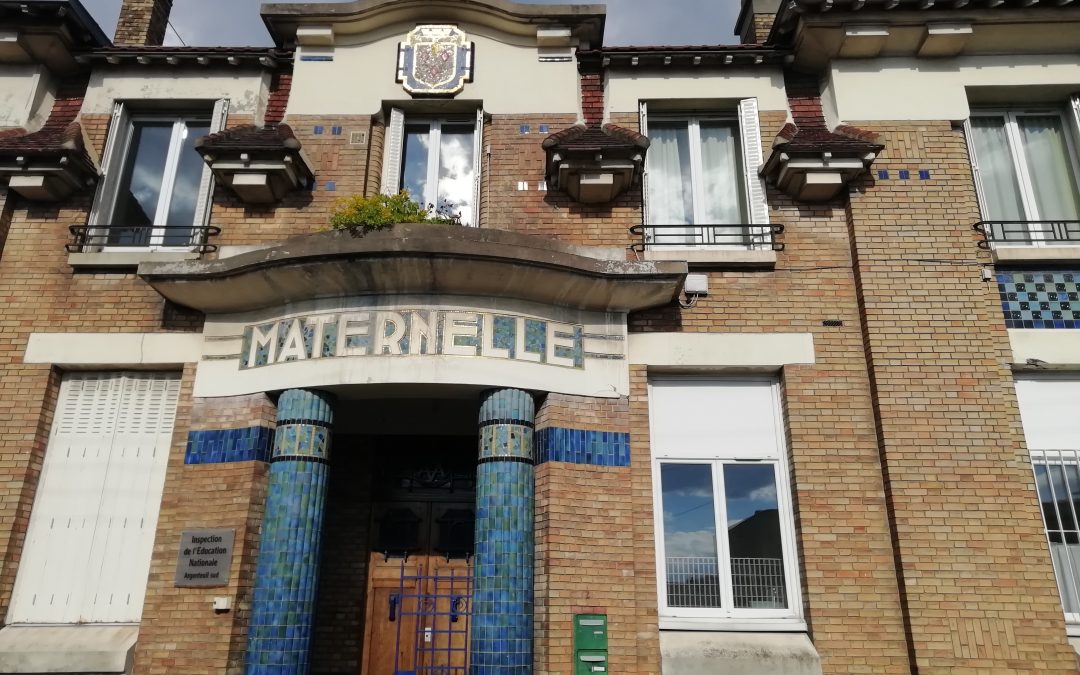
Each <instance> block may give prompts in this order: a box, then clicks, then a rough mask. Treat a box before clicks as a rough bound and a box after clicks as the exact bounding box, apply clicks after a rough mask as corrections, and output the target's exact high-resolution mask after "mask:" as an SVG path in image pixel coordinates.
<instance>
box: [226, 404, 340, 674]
mask: <svg viewBox="0 0 1080 675" xmlns="http://www.w3.org/2000/svg"><path fill="white" fill-rule="evenodd" d="M333 420H334V414H333V398H332V397H331V396H330V395H329V394H325V393H323V392H317V391H305V390H303V389H292V390H289V391H286V392H285V393H283V394H282V395H281V398H280V399H279V400H278V414H277V432H276V433H275V434H274V450H273V455H272V456H271V458H270V462H271V464H270V485H269V489H268V493H267V496H266V513H265V515H264V516H263V528H262V539H261V541H260V543H259V560H258V564H257V566H256V568H255V591H254V593H253V597H252V602H251V625H250V626H249V627H248V650H247V660H246V671H245V672H246V673H247V675H304V674H305V673H307V672H308V667H309V661H310V659H309V654H310V651H311V636H312V628H313V623H314V620H315V594H316V587H317V581H318V571H319V549H320V544H321V537H322V525H323V507H324V506H325V504H326V486H327V474H328V469H329V464H328V462H329V460H330V428H331V424H332V422H333Z"/></svg>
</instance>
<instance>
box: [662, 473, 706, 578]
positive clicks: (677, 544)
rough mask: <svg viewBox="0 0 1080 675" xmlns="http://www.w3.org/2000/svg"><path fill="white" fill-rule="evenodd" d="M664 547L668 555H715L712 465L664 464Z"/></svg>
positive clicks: (696, 556)
mask: <svg viewBox="0 0 1080 675" xmlns="http://www.w3.org/2000/svg"><path fill="white" fill-rule="evenodd" d="M660 482H661V488H662V491H663V497H662V499H663V507H664V549H665V555H667V556H668V557H692V558H715V557H716V517H715V512H714V502H713V485H712V467H711V466H709V465H708V464H663V465H661V467H660Z"/></svg>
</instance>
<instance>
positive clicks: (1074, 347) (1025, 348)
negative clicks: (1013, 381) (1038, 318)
mask: <svg viewBox="0 0 1080 675" xmlns="http://www.w3.org/2000/svg"><path fill="white" fill-rule="evenodd" d="M1009 343H1010V344H1011V345H1012V353H1013V356H1012V362H1013V364H1015V367H1016V368H1017V369H1026V368H1034V369H1037V370H1053V369H1069V370H1075V369H1077V368H1080V331H1076V330H1048V329H1043V328H1011V329H1009ZM1029 361H1030V363H1029Z"/></svg>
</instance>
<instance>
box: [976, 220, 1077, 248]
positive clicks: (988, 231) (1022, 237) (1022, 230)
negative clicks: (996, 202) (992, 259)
mask: <svg viewBox="0 0 1080 675" xmlns="http://www.w3.org/2000/svg"><path fill="white" fill-rule="evenodd" d="M972 227H973V228H974V229H975V231H976V232H979V233H980V234H982V235H983V240H982V241H980V242H979V246H980V247H981V248H990V245H991V244H1020V245H1025V244H1027V245H1033V244H1076V245H1080V220H980V221H979V222H977V223H975V225H973V226H972Z"/></svg>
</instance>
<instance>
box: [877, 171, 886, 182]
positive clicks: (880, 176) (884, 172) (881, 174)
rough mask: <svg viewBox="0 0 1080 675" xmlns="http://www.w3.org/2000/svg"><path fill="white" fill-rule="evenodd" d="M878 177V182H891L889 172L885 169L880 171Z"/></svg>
mask: <svg viewBox="0 0 1080 675" xmlns="http://www.w3.org/2000/svg"><path fill="white" fill-rule="evenodd" d="M877 177H878V180H889V172H888V171H886V170H885V169H878V172H877Z"/></svg>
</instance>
